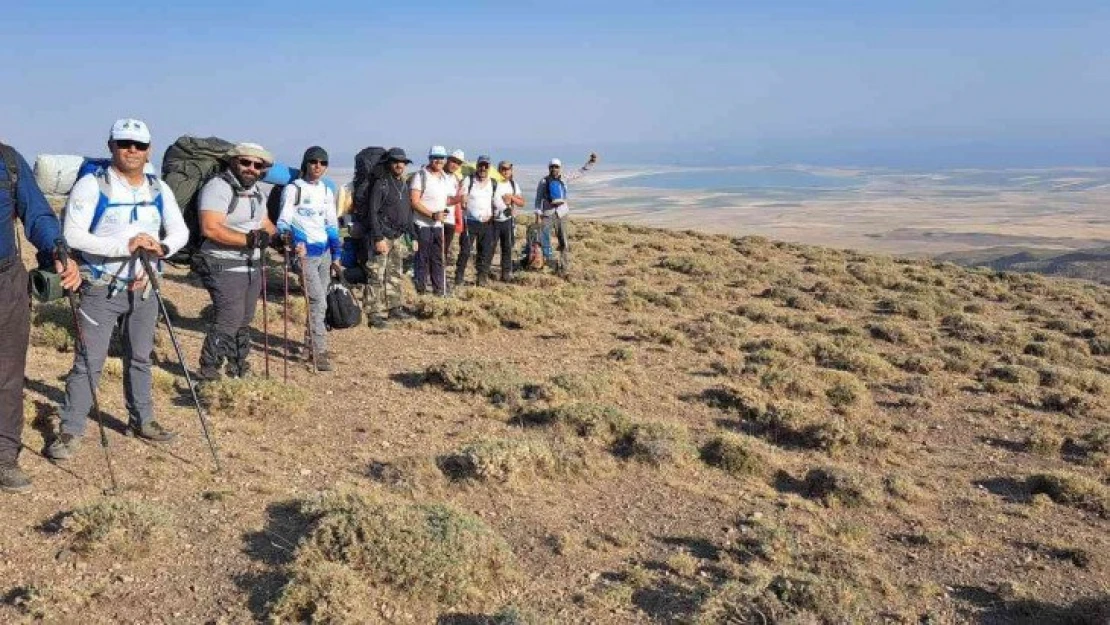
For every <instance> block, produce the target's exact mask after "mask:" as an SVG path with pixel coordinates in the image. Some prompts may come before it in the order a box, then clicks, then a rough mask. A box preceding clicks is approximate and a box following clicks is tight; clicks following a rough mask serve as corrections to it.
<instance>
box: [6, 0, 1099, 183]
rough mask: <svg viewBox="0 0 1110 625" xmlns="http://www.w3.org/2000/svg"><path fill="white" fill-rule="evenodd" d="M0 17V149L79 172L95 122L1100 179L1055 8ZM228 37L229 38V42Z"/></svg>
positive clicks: (284, 144)
mask: <svg viewBox="0 0 1110 625" xmlns="http://www.w3.org/2000/svg"><path fill="white" fill-rule="evenodd" d="M551 9H552V7H551V5H550V4H549V3H541V2H535V1H530V0H526V1H522V2H518V3H514V4H513V5H511V6H509V7H506V6H505V5H502V4H493V3H484V2H474V3H465V4H459V3H450V2H440V1H438V0H432V1H430V2H425V3H421V4H419V5H412V4H410V5H391V6H389V7H387V8H383V7H378V6H374V5H367V4H365V3H359V2H353V1H348V0H344V1H340V2H322V3H316V4H313V5H311V6H306V5H304V4H303V3H294V2H290V1H289V0H274V1H273V2H270V3H268V4H266V5H265V6H260V7H257V8H255V7H250V8H245V7H236V6H229V5H227V4H226V3H220V2H215V1H213V0H195V1H193V2H189V3H178V4H165V5H154V4H150V3H149V2H133V1H132V0H105V1H104V2H100V3H97V4H96V5H87V4H76V5H74V4H72V3H58V2H51V1H49V0H44V1H42V2H34V3H16V4H14V5H13V6H11V7H7V8H6V9H5V19H4V20H3V21H2V22H0V40H3V41H4V42H5V43H6V44H7V49H8V52H9V56H11V57H12V62H10V63H7V64H5V65H4V66H3V67H0V83H2V84H4V85H5V97H4V98H2V99H0V140H4V141H5V142H8V143H11V144H13V145H15V146H16V147H18V148H19V149H21V150H22V151H24V152H26V153H28V154H32V155H33V154H38V153H75V154H98V153H102V152H104V150H105V147H104V142H105V139H106V135H107V130H108V128H109V127H110V125H111V123H112V121H113V120H114V119H116V118H119V117H124V116H133V117H139V118H141V119H144V120H146V121H147V122H148V123H149V124H150V126H151V128H152V130H153V132H154V137H155V143H156V145H157V147H156V150H157V152H158V154H160V153H161V150H163V149H164V148H165V146H166V145H168V144H169V143H170V142H171V141H172V140H173V139H174V138H176V137H177V136H180V135H182V134H196V135H217V136H223V137H227V138H229V139H233V140H252V141H257V142H260V143H262V144H264V145H266V146H267V147H269V148H271V149H272V150H273V151H274V152H275V153H276V154H277V155H278V156H279V157H281V158H282V159H283V160H288V161H295V160H297V159H298V157H299V155H300V154H301V152H302V151H303V150H304V148H305V147H307V146H309V145H313V144H320V145H323V146H325V147H327V148H328V149H329V150H330V151H331V152H332V154H334V155H335V160H336V161H338V162H342V161H345V160H348V161H349V159H350V157H351V156H352V155H353V154H354V153H355V152H357V150H358V149H359V148H361V147H364V146H366V145H400V146H403V147H405V148H406V149H407V150H409V151H410V152H412V153H413V155H414V156H417V157H418V158H419V156H420V155H422V154H424V153H426V150H427V147H428V146H429V145H431V144H433V143H436V144H443V145H447V146H450V147H456V146H462V147H463V148H464V149H466V151H467V152H468V153H470V154H478V153H481V152H489V153H491V154H492V155H494V156H495V157H496V158H510V159H513V160H517V161H529V162H542V161H543V160H546V159H547V158H549V157H550V156H552V155H555V154H558V155H560V156H561V157H562V158H563V159H564V160H571V161H573V160H577V158H579V156H577V155H575V152H576V151H577V152H580V153H581V155H582V156H584V155H585V152H586V151H588V150H591V149H595V150H597V151H599V152H601V153H602V157H603V159H604V161H605V162H623V163H648V164H680V165H703V164H718V163H721V162H728V163H736V164H782V163H809V164H816V165H841V166H891V167H923V168H936V167H961V166H981V167H1010V166H1054V165H1067V166H1089V165H1097V164H1110V160H1108V158H1107V156H1106V152H1107V151H1106V150H1105V146H1106V145H1108V144H1110V141H1108V140H1110V118H1108V117H1107V116H1106V114H1105V112H1106V111H1107V110H1110V48H1107V46H1106V45H1105V42H1106V41H1108V40H1110V5H1107V4H1106V3H1105V2H1094V1H1088V0H1065V1H1062V2H1057V3H1052V4H1051V5H1048V4H1045V3H1042V2H1034V1H1032V0H1015V1H1013V2H1007V3H999V2H996V1H987V0H964V1H958V0H932V1H929V2H920V3H913V4H912V5H903V4H897V3H894V4H892V3H888V2H882V1H881V0H858V1H855V2H852V3H844V4H841V3H837V4H831V5H830V4H829V3H825V2H818V1H817V0H784V1H782V2H769V1H766V0H761V1H757V2H747V3H739V2H729V1H724V0H703V1H700V2H691V3H682V4H676V3H664V2H653V1H644V0H638V1H636V2H633V1H631V0H613V1H612V2H607V3H597V2H582V1H580V0H568V1H567V2H563V3H560V5H559V6H558V10H555V11H553V10H551ZM245 25H246V26H249V27H244V26H245Z"/></svg>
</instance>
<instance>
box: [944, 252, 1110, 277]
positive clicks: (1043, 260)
mask: <svg viewBox="0 0 1110 625" xmlns="http://www.w3.org/2000/svg"><path fill="white" fill-rule="evenodd" d="M936 258H937V260H942V261H947V262H953V263H956V264H957V265H963V266H965V267H989V268H990V269H993V270H995V271H1028V272H1033V273H1040V274H1044V275H1050V276H1061V277H1065V278H1081V279H1084V280H1092V281H1095V282H1100V283H1102V284H1110V245H1107V246H1103V247H1097V248H1089V249H1082V250H1066V251H1061V250H1052V249H1043V248H1023V247H1009V246H1003V247H992V248H987V249H982V250H973V251H967V252H948V253H945V254H940V255H938V256H937V257H936Z"/></svg>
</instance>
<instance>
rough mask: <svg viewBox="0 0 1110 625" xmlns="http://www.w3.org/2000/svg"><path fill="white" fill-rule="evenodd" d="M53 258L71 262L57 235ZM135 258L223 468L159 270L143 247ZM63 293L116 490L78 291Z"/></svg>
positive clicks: (218, 467) (214, 454) (216, 460)
mask: <svg viewBox="0 0 1110 625" xmlns="http://www.w3.org/2000/svg"><path fill="white" fill-rule="evenodd" d="M54 260H56V261H58V262H59V263H61V265H62V268H63V269H64V268H65V267H66V266H67V265H68V263H70V262H73V261H71V260H70V251H69V247H68V246H67V245H66V242H65V240H64V239H57V240H55V241H54ZM136 260H138V261H139V263H140V264H141V265H142V267H143V271H145V272H146V275H147V280H149V284H150V288H151V290H152V291H153V292H154V299H155V300H156V301H157V302H158V309H159V311H160V312H161V315H162V319H163V320H165V322H166V331H167V332H168V333H169V335H170V342H171V343H172V344H173V350H174V352H175V353H176V354H177V361H178V363H180V365H181V371H182V372H183V373H184V375H185V385H186V386H188V387H189V393H190V394H191V395H192V398H193V405H194V406H195V407H196V411H197V418H198V419H199V420H200V428H201V432H203V433H204V439H205V440H206V441H207V442H208V450H209V451H210V452H211V453H212V461H213V462H214V463H215V465H216V471H217V472H220V471H222V470H223V467H222V466H221V465H220V456H219V454H218V453H217V451H216V443H215V441H214V440H213V439H212V433H211V431H210V430H209V428H208V420H207V419H205V417H204V410H202V409H201V406H200V398H199V397H197V389H196V386H195V385H194V384H193V380H192V377H191V376H190V375H189V367H188V366H187V365H186V364H185V356H184V354H183V353H182V351H181V344H180V343H178V341H177V333H176V332H175V331H174V328H173V322H172V321H170V313H169V311H168V310H167V309H166V301H165V299H163V297H162V287H161V284H160V282H159V279H158V274H157V273H155V272H154V269H153V267H152V266H151V263H150V257H149V255H148V254H147V252H146V251H145V250H142V249H140V250H137V251H136V252H135V253H134V254H132V255H131V259H130V260H129V261H128V264H131V263H134V262H135V261H136ZM118 275H119V274H117V277H118ZM114 281H115V278H113V282H114ZM113 286H114V285H113ZM66 297H67V298H68V299H69V308H70V311H71V312H72V313H73V327H74V330H75V333H76V337H77V352H78V353H79V354H80V355H81V357H82V358H83V359H84V361H85V375H86V376H88V383H89V392H90V393H91V394H92V410H93V414H94V415H96V424H97V428H98V429H99V431H100V447H101V449H103V450H104V461H105V463H106V464H107V466H108V479H109V480H110V482H111V490H110V491H109V492H108V494H114V493H116V492H118V491H119V484H118V482H117V481H116V472H115V469H114V468H113V465H112V454H111V453H110V452H109V451H108V433H107V431H106V430H105V429H104V413H103V412H102V411H101V409H100V400H99V398H98V395H97V390H96V380H95V379H94V378H93V372H92V367H91V366H89V352H88V349H87V345H88V344H87V343H86V342H85V332H84V330H83V329H82V328H81V316H80V313H79V310H78V309H79V303H78V299H77V298H78V296H77V291H76V290H68V291H66Z"/></svg>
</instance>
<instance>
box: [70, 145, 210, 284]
mask: <svg viewBox="0 0 1110 625" xmlns="http://www.w3.org/2000/svg"><path fill="white" fill-rule="evenodd" d="M107 178H108V183H109V189H110V192H109V194H108V198H107V200H108V204H107V207H106V208H105V209H104V211H103V213H102V214H101V216H100V219H99V220H98V222H97V224H96V227H95V228H94V227H93V217H94V215H95V214H96V207H97V205H98V204H99V203H100V185H99V184H98V182H97V177H96V175H94V174H88V175H85V176H83V177H82V178H81V179H80V180H78V181H77V183H76V184H74V185H73V190H72V191H70V194H69V201H68V202H66V208H65V222H64V224H63V228H62V233H63V235H64V236H65V239H66V243H67V244H68V245H69V247H70V248H71V249H73V250H74V251H77V252H79V257H80V261H81V263H80V264H81V270H82V272H83V273H85V274H86V275H88V276H89V277H90V278H91V279H92V280H93V281H100V280H108V279H110V278H111V276H113V275H116V273H117V272H119V278H120V279H121V280H123V281H124V282H128V281H131V280H133V279H135V278H138V277H140V276H142V266H141V264H140V263H127V261H128V259H129V258H130V256H131V253H130V251H129V250H128V243H129V242H130V241H131V239H132V238H134V237H135V236H137V235H139V234H148V235H150V236H152V237H154V238H155V239H158V240H160V241H161V243H162V245H165V246H166V247H167V248H169V253H168V254H167V256H172V255H173V254H175V253H176V252H177V251H178V250H180V249H181V248H182V247H184V246H185V244H186V243H188V242H189V228H188V226H186V225H185V219H184V217H182V215H181V208H180V207H179V206H178V205H177V198H175V197H174V195H173V191H171V190H170V188H169V186H168V185H166V183H164V182H162V181H161V180H158V179H157V178H155V179H154V181H153V182H154V184H157V185H159V187H160V191H161V196H162V200H161V201H162V212H161V214H159V212H158V208H157V207H156V206H155V205H154V204H153V199H154V194H153V193H152V188H151V184H150V183H149V182H148V179H147V178H146V177H145V175H144V178H143V181H142V182H141V183H140V184H139V185H138V186H132V185H131V183H129V182H128V181H127V180H126V179H125V178H124V177H123V176H122V175H120V174H119V172H117V171H116V170H115V168H114V167H109V168H108V169H107ZM163 226H164V227H165V230H166V236H165V238H164V239H163V238H161V237H160V231H161V229H162V228H163ZM125 264H128V265H129V266H127V267H124V265H125ZM121 268H122V271H121Z"/></svg>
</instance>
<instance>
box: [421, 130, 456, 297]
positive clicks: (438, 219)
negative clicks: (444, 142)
mask: <svg viewBox="0 0 1110 625" xmlns="http://www.w3.org/2000/svg"><path fill="white" fill-rule="evenodd" d="M446 161H447V150H446V149H445V148H444V147H443V146H441V145H434V146H432V148H431V149H430V150H428V164H427V165H426V166H424V167H421V168H420V170H419V171H417V172H416V174H415V175H414V176H413V177H412V179H411V181H410V182H409V195H410V199H411V201H412V210H413V222H414V223H415V224H416V240H417V249H416V258H415V265H414V267H413V280H414V281H415V282H416V292H417V293H420V294H423V293H424V292H425V291H426V290H427V288H428V280H429V279H430V280H431V283H432V289H433V291H434V292H436V293H439V294H441V295H444V294H446V293H447V277H446V274H445V273H444V271H445V270H444V250H445V249H446V246H445V243H446V240H445V235H444V227H443V222H444V219H445V218H446V213H447V211H448V208H447V207H448V204H449V203H451V204H454V203H455V202H457V196H458V183H457V182H456V181H455V177H454V176H451V175H449V174H448V173H447V172H445V171H444V164H445V162H446Z"/></svg>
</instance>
